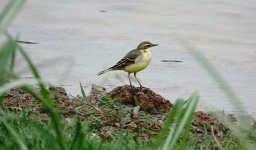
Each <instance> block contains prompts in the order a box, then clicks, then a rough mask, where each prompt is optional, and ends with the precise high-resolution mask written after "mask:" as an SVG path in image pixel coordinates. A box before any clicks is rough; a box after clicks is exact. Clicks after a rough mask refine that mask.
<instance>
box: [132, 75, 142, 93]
mask: <svg viewBox="0 0 256 150" xmlns="http://www.w3.org/2000/svg"><path fill="white" fill-rule="evenodd" d="M134 77H135V79H136V80H137V82H138V83H139V85H140V89H141V90H142V89H143V88H144V87H143V86H142V85H141V84H140V81H139V80H138V79H137V77H136V73H134Z"/></svg>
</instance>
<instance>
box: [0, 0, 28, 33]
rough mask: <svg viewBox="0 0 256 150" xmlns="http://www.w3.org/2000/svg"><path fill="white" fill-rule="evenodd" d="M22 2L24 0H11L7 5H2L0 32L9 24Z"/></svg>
mask: <svg viewBox="0 0 256 150" xmlns="http://www.w3.org/2000/svg"><path fill="white" fill-rule="evenodd" d="M24 2H25V0H18V1H17V0H11V1H10V2H9V3H8V4H7V6H6V7H4V9H3V10H2V12H1V14H0V34H1V33H2V32H3V31H5V30H6V28H7V27H8V26H9V25H10V23H11V22H12V21H13V19H14V18H15V16H16V15H17V14H18V12H19V10H20V9H21V7H22V6H23V4H24Z"/></svg>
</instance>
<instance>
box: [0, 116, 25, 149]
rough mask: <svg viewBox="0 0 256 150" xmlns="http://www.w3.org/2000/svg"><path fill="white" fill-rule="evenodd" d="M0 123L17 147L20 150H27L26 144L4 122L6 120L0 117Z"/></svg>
mask: <svg viewBox="0 0 256 150" xmlns="http://www.w3.org/2000/svg"><path fill="white" fill-rule="evenodd" d="M0 122H2V124H3V125H4V126H5V128H6V129H7V130H8V131H9V133H10V134H11V135H12V136H13V137H14V139H15V141H16V142H17V144H18V145H19V147H20V149H22V150H27V149H28V148H27V146H26V144H25V143H24V142H23V140H22V139H21V138H20V137H19V135H18V133H17V132H16V131H15V130H14V129H13V128H12V127H11V126H10V125H9V124H8V123H7V122H6V120H5V119H4V118H2V117H0Z"/></svg>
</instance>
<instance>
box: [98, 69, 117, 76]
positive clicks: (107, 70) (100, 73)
mask: <svg viewBox="0 0 256 150" xmlns="http://www.w3.org/2000/svg"><path fill="white" fill-rule="evenodd" d="M112 70H113V69H111V68H108V69H106V70H103V71H101V72H99V73H98V76H100V75H102V74H104V73H106V72H109V71H112Z"/></svg>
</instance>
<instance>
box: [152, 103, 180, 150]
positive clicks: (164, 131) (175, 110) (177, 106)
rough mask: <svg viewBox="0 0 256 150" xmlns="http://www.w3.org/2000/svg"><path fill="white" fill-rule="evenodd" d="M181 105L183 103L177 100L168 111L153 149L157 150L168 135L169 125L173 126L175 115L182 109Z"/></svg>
mask: <svg viewBox="0 0 256 150" xmlns="http://www.w3.org/2000/svg"><path fill="white" fill-rule="evenodd" d="M182 105H183V101H182V100H181V99H178V100H177V101H176V103H175V105H174V106H173V108H172V109H171V111H169V113H168V115H167V117H166V118H167V119H166V120H165V122H164V125H163V129H162V131H161V133H160V134H159V135H158V138H157V141H156V144H155V145H154V149H157V148H158V147H160V146H161V145H162V143H163V141H164V139H165V138H166V137H167V135H168V133H169V130H170V126H171V124H173V122H174V118H175V115H176V114H177V113H178V111H179V110H180V108H182Z"/></svg>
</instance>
